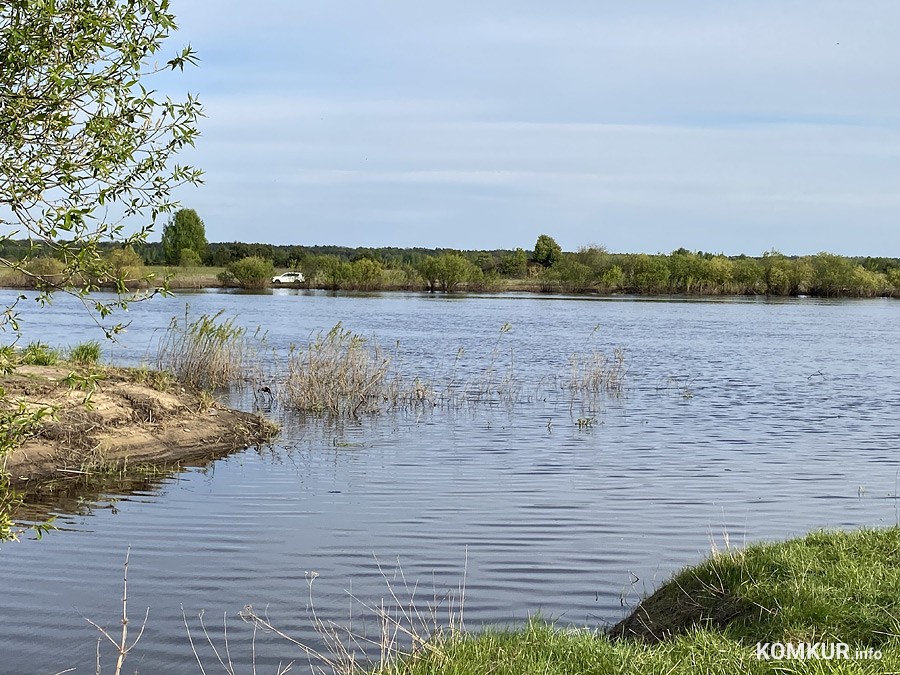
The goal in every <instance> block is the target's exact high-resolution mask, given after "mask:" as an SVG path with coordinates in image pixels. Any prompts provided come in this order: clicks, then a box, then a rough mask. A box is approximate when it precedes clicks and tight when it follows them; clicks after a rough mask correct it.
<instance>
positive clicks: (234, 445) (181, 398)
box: [0, 366, 275, 486]
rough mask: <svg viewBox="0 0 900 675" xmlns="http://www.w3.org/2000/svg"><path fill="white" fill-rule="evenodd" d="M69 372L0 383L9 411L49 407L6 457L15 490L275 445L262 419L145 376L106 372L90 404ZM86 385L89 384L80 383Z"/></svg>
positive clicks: (25, 373)
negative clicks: (49, 413)
mask: <svg viewBox="0 0 900 675" xmlns="http://www.w3.org/2000/svg"><path fill="white" fill-rule="evenodd" d="M72 372H73V370H72V368H70V367H68V366H22V367H20V368H18V369H17V370H16V371H15V372H14V373H13V374H11V375H7V376H4V377H2V378H0V386H2V387H3V389H4V390H5V392H6V397H5V402H6V404H7V405H10V404H12V403H16V402H17V401H23V402H24V403H25V405H26V406H27V407H28V409H29V410H36V409H39V408H42V407H43V408H47V407H49V408H50V409H52V410H53V415H52V416H48V417H46V418H45V419H44V420H42V422H41V424H40V426H39V427H38V428H37V429H36V431H35V433H34V434H33V435H32V436H31V437H30V438H28V439H27V440H26V441H25V442H24V443H22V444H21V445H20V446H18V447H17V448H16V449H14V450H13V451H12V452H11V453H10V454H9V455H8V456H7V458H6V470H7V471H8V472H9V474H10V481H11V483H12V485H13V486H23V485H29V484H33V483H37V482H41V481H44V480H49V479H57V478H65V477H73V476H83V475H86V474H91V473H93V472H109V471H111V470H122V469H123V468H126V467H128V466H131V467H134V466H136V465H142V464H143V465H147V464H175V463H180V462H191V461H198V460H201V459H205V458H208V457H211V456H215V455H220V454H224V453H227V452H229V451H232V450H237V449H241V448H245V447H249V446H253V445H259V444H261V443H264V442H265V441H266V440H268V439H270V438H271V437H272V436H273V435H274V432H275V429H274V427H273V426H272V425H271V424H270V423H268V422H266V421H265V420H263V419H262V418H261V417H259V416H257V415H254V414H251V413H246V412H241V411H237V410H230V409H227V408H223V407H221V406H219V405H217V404H216V403H215V402H214V401H213V400H212V399H211V398H210V397H209V396H206V395H203V394H198V393H195V392H192V391H189V390H186V389H184V388H182V387H181V386H180V385H179V384H177V383H174V382H170V381H167V380H166V379H165V378H161V377H156V376H149V377H148V374H147V373H146V371H134V370H127V369H114V368H102V369H99V371H97V372H98V373H99V378H98V379H97V380H96V382H95V385H94V387H95V388H94V390H93V392H92V393H91V395H90V398H89V400H88V401H87V402H85V396H86V391H85V390H84V389H81V388H78V387H77V386H73V384H74V382H73V380H72V379H71V378H70V374H71V373H72ZM82 386H83V385H82Z"/></svg>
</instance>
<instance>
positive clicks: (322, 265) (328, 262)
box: [318, 255, 350, 291]
mask: <svg viewBox="0 0 900 675" xmlns="http://www.w3.org/2000/svg"><path fill="white" fill-rule="evenodd" d="M318 268H319V270H320V271H321V273H322V274H323V275H324V276H325V278H326V279H327V280H328V286H329V287H330V288H331V289H332V290H335V291H336V290H338V289H339V288H340V287H341V285H342V284H343V283H344V282H345V281H346V280H347V279H348V278H349V276H350V263H348V262H346V261H344V260H341V259H340V258H338V257H337V256H336V255H323V256H319V264H318Z"/></svg>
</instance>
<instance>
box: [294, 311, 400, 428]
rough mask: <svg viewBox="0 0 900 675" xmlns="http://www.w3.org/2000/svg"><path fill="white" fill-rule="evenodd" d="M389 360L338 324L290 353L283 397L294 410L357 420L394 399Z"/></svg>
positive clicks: (379, 351)
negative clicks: (391, 394) (307, 344)
mask: <svg viewBox="0 0 900 675" xmlns="http://www.w3.org/2000/svg"><path fill="white" fill-rule="evenodd" d="M390 362H391V360H390V357H388V356H387V355H385V354H384V353H383V352H382V351H381V349H380V348H379V347H378V346H377V345H372V346H369V345H368V344H367V343H366V340H365V338H363V337H361V336H359V335H355V334H354V333H352V332H351V331H349V330H345V329H344V328H343V326H342V325H341V324H340V323H338V324H337V325H336V326H335V327H334V328H332V329H331V330H330V331H328V333H327V334H325V335H322V334H321V333H320V334H319V335H318V336H317V337H316V339H315V340H313V341H312V342H311V343H310V344H309V346H308V347H307V348H306V349H304V350H298V349H295V348H292V349H291V353H290V355H289V359H288V374H287V380H286V381H285V383H284V386H283V388H282V397H283V399H284V401H285V402H286V403H287V405H288V406H289V407H291V408H293V409H294V410H298V411H302V412H312V413H328V414H331V415H337V416H349V417H356V416H358V415H360V414H364V413H374V412H378V411H379V410H380V409H381V407H382V405H383V404H384V402H385V401H387V400H388V399H389V398H390V393H389V385H390V380H389V378H388V371H389V369H390Z"/></svg>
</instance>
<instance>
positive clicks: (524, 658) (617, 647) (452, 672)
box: [375, 621, 900, 675]
mask: <svg viewBox="0 0 900 675" xmlns="http://www.w3.org/2000/svg"><path fill="white" fill-rule="evenodd" d="M898 668H900V643H898V641H897V640H896V639H894V640H892V641H891V642H890V644H887V645H885V646H884V648H883V649H882V658H881V659H880V660H862V659H847V660H815V659H810V660H797V659H793V660H782V661H775V660H761V659H758V658H757V657H756V650H755V647H752V646H746V645H743V644H741V643H740V642H738V641H736V640H732V639H729V638H727V637H725V636H724V635H722V634H721V633H718V632H716V631H710V630H701V629H695V630H692V631H690V632H688V633H685V634H683V635H679V636H678V637H676V638H674V639H672V640H669V641H666V642H664V643H659V644H656V645H648V644H646V643H642V642H636V641H618V642H616V641H613V640H610V638H609V637H607V636H605V635H603V634H600V633H596V632H592V631H574V630H562V629H558V628H555V627H554V626H552V625H550V624H547V623H542V622H540V621H532V622H530V623H529V624H528V625H527V626H525V628H523V629H521V630H517V631H497V630H489V631H485V632H483V633H480V634H478V635H469V636H466V637H462V638H453V639H450V640H437V641H436V642H435V643H434V644H433V645H432V649H429V650H423V651H421V652H420V653H419V655H418V656H414V657H408V658H407V659H405V660H403V661H399V662H396V663H393V664H391V665H389V666H387V667H385V668H383V669H381V670H378V671H375V672H376V673H378V675H476V674H482V673H490V675H551V674H552V675H589V674H590V675H605V674H606V673H617V674H622V675H625V674H629V675H630V674H633V675H650V674H653V673H660V674H663V673H665V674H667V675H696V674H697V673H705V674H708V675H716V674H720V673H721V674H726V673H727V674H729V675H732V674H734V675H736V674H739V673H781V674H782V675H786V674H788V673H791V674H797V675H800V674H810V675H812V674H817V673H822V674H825V673H834V674H838V675H843V674H845V673H846V674H848V675H849V674H850V673H854V674H856V673H866V674H869V673H871V674H875V673H879V674H882V675H883V674H884V673H889V672H896V671H897V669H898Z"/></svg>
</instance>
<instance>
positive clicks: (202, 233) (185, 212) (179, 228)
mask: <svg viewBox="0 0 900 675" xmlns="http://www.w3.org/2000/svg"><path fill="white" fill-rule="evenodd" d="M162 245H163V253H164V255H165V257H166V263H167V264H169V265H182V266H184V267H187V266H188V265H187V264H186V263H185V262H183V261H182V259H181V257H182V255H183V254H184V252H185V251H193V252H194V253H195V254H196V258H197V259H202V258H203V254H204V253H206V227H205V226H204V225H203V221H202V220H200V216H198V215H197V212H196V211H194V209H180V210H179V211H178V212H177V213H176V214H175V215H174V216H173V217H172V219H171V220H170V221H169V222H168V224H166V226H165V227H164V228H163V234H162ZM191 259H192V260H193V259H194V258H193V256H191Z"/></svg>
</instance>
